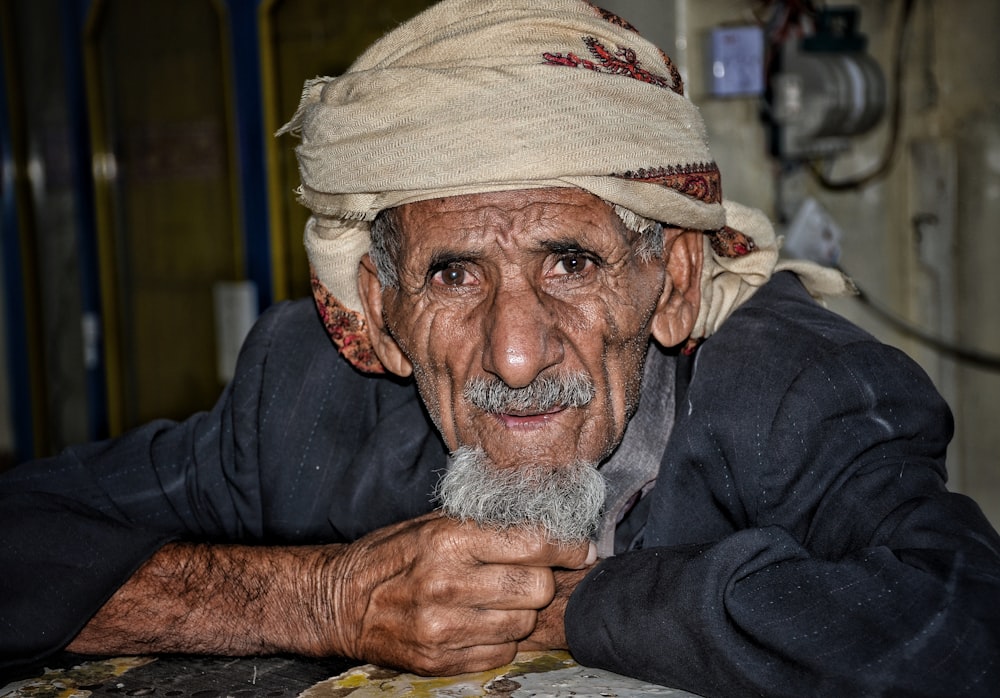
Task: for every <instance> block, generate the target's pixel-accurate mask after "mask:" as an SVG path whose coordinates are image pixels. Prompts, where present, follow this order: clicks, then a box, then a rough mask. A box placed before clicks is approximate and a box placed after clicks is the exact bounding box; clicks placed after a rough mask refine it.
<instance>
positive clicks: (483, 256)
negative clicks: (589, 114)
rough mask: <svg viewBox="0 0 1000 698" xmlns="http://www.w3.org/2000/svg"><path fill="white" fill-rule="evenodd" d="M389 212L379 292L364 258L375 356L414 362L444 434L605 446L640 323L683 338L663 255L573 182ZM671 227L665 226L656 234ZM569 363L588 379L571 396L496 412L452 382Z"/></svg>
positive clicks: (533, 457)
mask: <svg viewBox="0 0 1000 698" xmlns="http://www.w3.org/2000/svg"><path fill="white" fill-rule="evenodd" d="M396 220H397V224H398V226H399V228H400V229H401V231H402V237H403V246H402V254H401V258H402V264H401V265H400V266H401V269H400V283H399V287H398V288H397V289H387V290H385V292H384V293H382V289H381V287H380V286H379V285H378V283H377V280H376V279H375V278H374V276H373V274H372V271H371V263H370V262H368V261H366V262H364V263H363V265H362V271H361V290H362V293H363V296H364V300H365V302H366V303H367V307H366V316H367V317H368V318H369V319H371V322H372V325H373V331H372V333H373V339H374V340H375V343H376V350H377V352H378V353H379V356H380V357H382V358H383V360H384V363H386V365H387V366H388V367H389V368H390V370H393V371H394V372H396V373H399V374H401V375H407V374H409V373H410V372H411V371H412V372H413V373H414V375H415V377H416V380H417V385H418V387H419V389H420V394H421V396H422V397H423V399H424V401H425V403H426V404H427V406H428V409H429V411H430V413H431V415H432V417H433V418H434V420H435V423H436V424H437V426H438V428H439V429H440V430H441V433H442V435H443V436H444V439H445V442H446V443H447V444H448V446H449V448H451V449H452V450H454V449H456V448H457V447H458V446H460V445H464V446H478V447H481V448H483V449H484V450H485V452H486V454H487V455H488V456H489V457H490V459H491V460H492V461H493V463H494V464H495V465H497V466H498V467H504V468H508V467H518V466H519V465H523V464H524V463H526V462H531V463H534V464H540V465H550V466H553V467H558V466H560V465H565V464H566V463H569V462H573V461H585V462H591V463H598V462H600V461H601V460H602V459H603V458H605V457H606V456H607V455H608V454H609V453H610V452H611V451H612V450H613V449H614V447H615V446H616V445H617V444H618V443H619V442H620V441H621V438H622V435H623V434H624V432H625V426H626V424H627V422H628V420H629V418H630V417H631V416H632V414H633V412H634V411H635V408H636V405H637V403H638V395H639V381H640V378H641V375H642V363H643V360H644V358H645V353H646V347H647V344H648V341H649V338H650V336H651V335H653V334H655V335H659V336H657V339H659V340H660V341H661V342H664V343H666V344H668V345H669V344H674V343H677V342H679V341H680V340H682V339H684V336H675V335H683V328H680V332H677V331H676V330H677V329H678V328H677V326H679V325H685V324H686V322H687V320H688V319H689V318H688V317H687V315H689V314H690V311H691V310H693V308H692V307H691V306H690V305H685V304H682V303H678V302H677V301H678V300H681V299H683V296H681V295H680V294H677V293H674V292H673V291H674V283H675V282H674V279H673V278H672V276H671V274H669V273H668V269H667V266H666V265H665V264H664V260H663V259H656V258H654V259H652V260H650V261H647V262H643V261H641V260H639V259H638V258H637V256H636V255H635V253H634V251H633V247H634V245H633V242H634V235H633V234H632V233H630V232H629V231H627V230H626V229H625V228H624V226H623V225H622V224H621V223H620V221H619V220H618V218H617V216H616V215H615V214H614V212H613V211H612V209H611V207H610V206H608V205H607V204H605V203H604V202H602V201H601V200H600V199H598V198H597V197H595V196H593V195H591V194H588V193H585V192H582V191H580V190H576V189H541V190H524V191H509V192H496V193H489V194H477V195H468V196H457V197H449V198H444V199H434V200H430V201H422V202H417V203H413V204H407V205H404V206H401V207H400V208H399V209H398V210H397V216H396ZM677 238H678V232H677V231H676V230H674V229H667V231H666V242H665V245H666V246H667V247H670V246H671V245H672V243H673V242H674V241H675V240H676V239H677ZM682 316H683V317H682ZM570 372H583V373H585V374H587V375H588V376H589V377H590V378H591V379H592V380H593V381H594V383H595V385H596V387H597V395H596V397H595V398H594V400H592V401H591V402H590V403H589V404H588V405H586V406H584V407H580V408H566V409H557V410H554V411H553V410H549V411H547V412H546V413H545V414H532V413H530V412H527V413H522V414H499V415H498V414H488V413H485V412H483V411H481V410H478V409H476V408H475V407H474V406H472V405H471V404H470V403H469V402H468V401H467V400H466V399H465V398H464V397H463V395H462V391H463V389H464V387H465V384H466V381H468V380H469V379H470V378H473V377H480V376H485V377H496V378H499V379H500V380H502V381H503V382H504V383H506V384H507V385H508V386H510V387H512V388H520V387H524V386H526V385H528V384H529V383H531V381H533V380H534V379H536V378H538V377H540V376H543V375H552V374H560V373H570Z"/></svg>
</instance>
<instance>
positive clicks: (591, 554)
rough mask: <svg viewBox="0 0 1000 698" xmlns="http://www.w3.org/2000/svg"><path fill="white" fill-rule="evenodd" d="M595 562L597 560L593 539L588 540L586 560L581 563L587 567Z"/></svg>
mask: <svg viewBox="0 0 1000 698" xmlns="http://www.w3.org/2000/svg"><path fill="white" fill-rule="evenodd" d="M595 562H597V545H596V544H595V543H594V541H590V549H589V550H587V561H586V562H584V563H583V564H585V565H587V566H588V567H589V566H590V565H593V564H594V563H595Z"/></svg>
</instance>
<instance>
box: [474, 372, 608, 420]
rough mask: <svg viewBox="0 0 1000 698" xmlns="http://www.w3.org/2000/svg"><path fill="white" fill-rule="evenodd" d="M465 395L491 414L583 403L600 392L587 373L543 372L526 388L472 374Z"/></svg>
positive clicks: (546, 409) (535, 410) (542, 409)
mask: <svg viewBox="0 0 1000 698" xmlns="http://www.w3.org/2000/svg"><path fill="white" fill-rule="evenodd" d="M462 393H463V395H464V396H465V399H466V400H468V401H469V402H471V403H472V404H473V405H474V406H476V407H478V408H479V409H481V410H483V411H484V412H489V413H491V414H500V413H508V412H546V411H548V410H551V409H554V408H557V407H583V406H584V405H586V404H587V403H589V402H590V401H591V400H593V399H594V395H595V394H596V393H597V390H596V388H594V382H593V381H592V380H591V379H590V377H589V376H587V375H586V374H584V373H568V374H563V375H555V376H540V377H538V378H536V379H535V380H533V381H532V382H531V383H530V384H528V385H526V386H525V387H523V388H511V387H510V386H508V385H507V384H506V383H504V382H503V381H502V380H500V379H499V378H486V377H477V378H471V379H469V381H468V382H467V383H466V384H465V389H464V390H463V391H462Z"/></svg>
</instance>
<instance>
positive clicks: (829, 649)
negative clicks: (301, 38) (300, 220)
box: [0, 0, 1000, 696]
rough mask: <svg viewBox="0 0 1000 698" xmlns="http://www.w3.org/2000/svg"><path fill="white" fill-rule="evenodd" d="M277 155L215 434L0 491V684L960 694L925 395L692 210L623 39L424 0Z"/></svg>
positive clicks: (124, 452) (959, 659)
mask: <svg viewBox="0 0 1000 698" xmlns="http://www.w3.org/2000/svg"><path fill="white" fill-rule="evenodd" d="M286 130H288V131H292V132H297V133H300V134H301V137H302V143H301V145H300V146H299V148H298V150H297V152H298V157H299V162H300V166H301V174H302V188H301V192H300V195H301V198H302V201H303V202H304V203H305V204H306V205H307V206H308V207H309V208H310V209H311V210H312V212H313V214H314V215H313V217H312V218H311V219H310V223H309V225H308V227H307V231H306V247H307V251H308V253H309V257H310V261H311V264H312V267H313V270H314V290H315V299H314V300H315V303H311V302H308V301H304V302H301V301H300V302H295V303H286V304H281V305H278V306H276V307H275V308H273V309H271V310H270V311H269V312H268V313H266V314H265V315H264V316H263V318H262V319H261V320H260V322H259V323H258V325H257V327H256V328H255V329H254V331H253V333H252V334H251V336H250V337H249V339H248V340H247V343H246V345H245V347H244V350H243V353H242V355H241V358H240V362H239V366H238V369H237V374H236V377H235V379H234V381H233V383H232V384H231V385H230V386H229V387H228V388H227V389H226V391H225V393H224V394H223V396H222V398H221V399H220V401H219V403H218V404H217V406H216V407H215V409H214V410H213V411H211V412H209V413H205V414H200V415H196V416H194V417H192V418H191V419H189V420H188V421H186V422H184V423H181V424H174V423H166V422H158V423H153V424H150V425H147V426H146V427H143V428H141V429H138V430H136V431H134V432H132V433H129V434H126V435H125V436H123V437H121V438H119V439H117V440H114V441H111V442H109V443H103V444H95V445H89V446H81V447H78V448H73V449H70V450H68V451H67V452H66V453H64V454H62V455H61V456H59V457H56V458H54V459H51V460H48V461H45V462H39V463H33V464H30V465H27V466H22V467H21V468H19V469H17V470H15V471H14V472H13V473H11V474H9V475H8V476H6V477H5V478H4V479H3V482H2V489H0V493H2V497H3V504H2V507H0V521H2V526H3V530H4V536H3V540H2V542H0V560H2V565H3V567H2V569H3V570H4V572H3V579H4V582H3V584H4V589H5V591H4V593H3V594H2V595H0V629H2V630H0V638H2V639H0V647H2V651H3V657H4V660H5V661H7V662H8V663H14V662H16V661H19V660H25V659H35V658H38V657H43V656H45V655H46V654H48V653H51V652H53V651H56V650H58V649H61V648H63V647H68V648H69V649H70V650H73V651H77V652H82V653H122V652H129V653H132V652H204V653H215V654H254V653H271V652H295V653H301V654H306V655H314V656H320V655H340V656H346V657H352V658H356V659H359V660H365V661H370V662H376V663H382V664H386V665H391V666H396V667H402V668H406V669H410V670H413V671H417V672H421V673H432V674H438V673H441V674H443V673H454V672H463V671H471V670H481V669H486V668H489V667H495V666H498V665H501V664H503V663H505V662H508V661H509V660H511V659H512V658H513V656H514V654H515V652H516V651H518V650H519V649H537V648H568V649H569V650H570V651H571V652H572V653H573V655H574V656H575V657H576V658H577V659H578V660H579V661H580V662H582V663H585V664H591V665H595V666H602V667H605V668H609V669H612V670H615V671H618V672H621V673H624V674H630V675H633V676H636V677H640V678H643V679H647V680H650V681H656V682H662V683H665V684H669V685H673V686H678V687H683V688H686V689H689V690H693V691H695V692H698V693H703V694H706V695H715V694H726V695H743V694H747V693H758V694H768V695H795V696H802V695H876V694H877V695H882V694H886V695H889V694H901V695H917V694H919V695H925V694H941V695H987V694H990V693H991V692H995V690H996V687H997V686H998V685H1000V539H998V536H997V534H996V533H995V532H994V531H993V530H992V529H991V527H990V526H989V524H988V523H987V522H986V521H985V519H984V518H983V516H982V514H981V513H980V511H979V510H978V508H977V507H976V505H975V504H974V503H972V502H971V501H970V500H968V499H967V498H964V497H962V496H959V495H955V494H951V493H949V492H947V491H946V489H945V485H944V481H945V469H944V455H945V448H946V444H947V441H948V439H949V437H950V430H951V421H950V419H951V418H950V416H949V413H948V410H947V407H946V406H945V405H944V404H943V402H942V400H941V399H940V397H939V396H938V395H937V394H936V393H935V391H934V390H933V388H932V387H931V386H930V384H929V382H928V380H927V379H926V377H925V376H924V375H923V374H922V373H921V372H920V370H919V369H918V368H917V367H916V366H915V365H914V364H913V363H912V362H911V361H909V360H908V359H907V358H906V357H905V356H904V355H902V354H901V353H900V352H898V351H896V350H893V349H890V348H888V347H886V346H883V345H881V344H879V343H877V342H876V341H875V340H874V339H872V338H871V337H870V336H868V335H866V334H864V333H863V332H862V331H860V330H858V329H857V328H855V327H853V326H851V325H849V324H848V323H846V322H845V321H843V320H841V319H839V318H837V317H835V316H834V315H832V314H831V313H829V312H827V311H826V310H824V309H823V308H821V307H820V306H819V305H817V304H816V303H815V302H814V300H813V299H812V297H811V295H817V294H819V293H822V292H837V291H841V290H843V289H844V288H845V285H846V284H845V282H844V280H843V279H842V278H841V277H839V275H836V274H833V273H832V272H829V271H826V270H820V269H818V268H814V267H810V266H808V265H804V264H799V265H796V264H791V263H779V262H778V261H777V251H776V241H775V238H774V235H773V232H772V230H771V228H770V226H769V225H768V223H767V221H766V220H765V219H764V217H763V216H762V215H761V214H760V213H759V212H756V211H753V210H750V209H746V208H744V207H741V206H739V205H737V204H734V203H729V202H724V201H723V200H722V197H721V189H720V180H719V173H718V170H717V169H716V167H715V166H714V164H712V158H711V155H710V153H709V151H708V149H707V147H706V144H705V138H704V130H703V125H702V122H701V119H700V117H699V115H698V113H697V111H696V109H695V108H694V107H693V106H692V104H691V103H690V102H688V101H687V100H686V99H685V98H684V97H683V89H682V86H681V83H680V78H679V76H678V74H677V71H676V70H675V69H674V68H673V66H672V64H671V63H670V61H669V59H668V58H667V57H666V56H665V55H663V54H662V52H660V51H659V50H658V49H656V48H655V47H654V46H652V45H650V44H649V43H647V42H645V41H644V40H643V39H642V38H641V37H639V36H638V35H637V34H636V33H635V32H634V31H633V30H632V29H631V28H630V27H629V26H628V25H627V23H625V22H624V21H622V20H621V19H619V18H617V17H614V16H612V15H609V14H608V13H604V12H602V11H600V10H598V9H597V8H595V7H593V6H591V5H589V4H587V3H584V2H580V1H579V0H490V1H483V0H445V2H442V3H440V4H439V5H437V6H435V7H433V8H431V9H430V10H428V11H427V12H425V13H424V14H422V15H420V16H418V17H417V18H415V19H413V20H411V21H410V22H409V23H407V24H405V25H403V26H401V27H400V28H398V29H397V30H395V31H394V32H392V33H391V34H389V35H388V36H386V37H385V38H384V39H382V40H381V41H379V42H378V43H377V44H376V45H374V46H373V47H372V48H371V49H369V51H368V52H366V54H365V55H364V56H362V57H361V58H360V59H359V60H358V62H357V63H356V64H355V65H354V66H353V67H352V68H351V70H350V71H349V72H348V73H346V74H345V75H344V76H342V77H340V78H337V79H326V78H324V79H318V80H314V81H310V82H309V83H307V85H306V89H305V92H304V94H303V100H302V104H301V106H300V109H299V111H298V113H297V114H296V115H295V117H294V118H293V120H292V121H291V123H290V124H289V125H288V126H287V127H286ZM317 308H318V310H319V318H318V319H317V313H316V309H317ZM324 330H325V331H324ZM331 339H332V340H333V344H334V345H336V347H337V348H338V349H339V352H338V351H335V350H334V349H333V347H332V346H331V342H330V340H331ZM345 359H346V360H345ZM442 473H443V477H442ZM66 567H69V569H65V568H66ZM63 569H65V572H61V571H60V570H63Z"/></svg>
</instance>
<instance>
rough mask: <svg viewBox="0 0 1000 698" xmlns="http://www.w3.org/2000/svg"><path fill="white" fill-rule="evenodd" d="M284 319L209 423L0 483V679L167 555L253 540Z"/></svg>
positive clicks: (164, 426)
mask: <svg viewBox="0 0 1000 698" xmlns="http://www.w3.org/2000/svg"><path fill="white" fill-rule="evenodd" d="M288 312H289V306H288V305H284V306H278V307H276V308H275V309H273V310H272V311H270V312H269V313H267V314H265V315H264V316H263V317H262V318H261V320H260V321H259V322H258V323H257V325H256V327H255V328H254V330H253V332H252V333H251V336H250V337H249V338H248V341H247V342H246V344H245V346H244V348H243V350H242V353H241V357H240V361H239V363H238V368H237V372H236V376H235V379H234V381H233V382H232V383H231V384H230V385H229V386H228V387H227V388H226V389H225V390H224V392H223V394H222V396H221V397H220V399H219V401H218V402H217V404H216V405H215V407H214V409H212V410H211V411H209V412H205V413H200V414H197V415H194V416H192V417H191V418H190V419H188V420H186V421H184V422H180V423H174V422H168V421H157V422H153V423H150V424H147V425H145V426H143V427H140V428H138V429H136V430H134V431H131V432H129V433H127V434H125V435H123V436H121V437H120V438H117V439H113V440H111V441H107V442H102V443H95V444H87V445H83V446H79V447H73V448H69V449H67V450H66V451H64V452H63V453H61V454H60V455H58V456H56V457H53V458H49V459H44V460H40V461H36V462H30V463H26V464H23V465H21V466H19V467H17V468H15V469H13V470H12V471H10V472H8V473H5V474H4V475H3V477H2V478H0V531H3V534H2V536H0V570H2V572H0V669H4V668H8V667H12V666H15V665H17V664H23V663H28V662H32V661H35V660H38V659H40V658H42V657H45V656H46V655H49V654H51V653H53V652H55V651H57V650H59V649H61V648H62V647H64V646H65V645H66V644H67V643H69V642H70V640H72V639H73V637H75V636H76V634H77V633H78V632H79V630H80V629H81V628H82V627H83V626H84V625H85V624H86V622H87V621H88V620H89V619H90V617H91V616H92V615H93V614H94V613H95V612H96V611H97V610H98V609H99V608H100V607H101V606H102V605H103V604H104V602H105V601H107V599H108V598H109V597H110V595H111V594H112V593H113V592H114V591H115V590H116V589H117V588H118V587H119V586H121V584H123V583H124V582H125V581H126V580H127V579H128V578H129V577H130V576H131V575H132V573H133V572H134V571H135V570H136V569H137V568H138V567H139V566H140V565H141V564H142V563H143V562H144V561H145V560H146V559H147V558H148V557H149V556H150V555H152V554H153V553H154V552H155V551H156V550H158V549H159V548H160V547H162V546H163V545H164V544H165V543H167V542H169V541H171V540H175V539H179V538H201V539H234V540H239V539H252V538H253V537H254V536H255V535H259V534H260V533H261V516H260V509H261V506H262V500H261V498H260V496H259V487H257V486H256V485H255V484H254V483H255V482H256V481H257V480H258V479H259V474H258V458H257V453H258V451H259V446H258V439H259V435H258V429H257V428H256V427H257V425H258V423H259V421H260V420H261V418H262V415H261V414H260V409H259V408H260V406H261V405H265V406H266V405H267V401H266V400H263V399H262V397H261V393H262V387H263V386H264V384H265V381H264V378H265V376H266V375H267V374H268V361H269V352H270V349H271V344H272V340H273V338H274V336H275V333H276V331H277V329H276V328H278V327H279V326H280V325H281V323H282V318H283V317H285V316H287V313H288ZM315 324H318V323H315Z"/></svg>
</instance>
